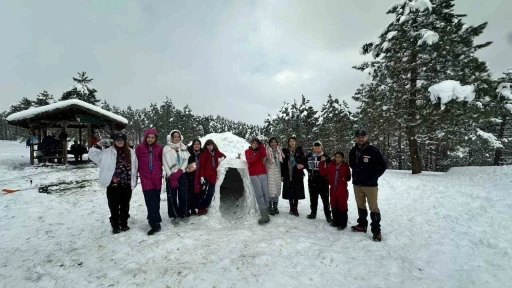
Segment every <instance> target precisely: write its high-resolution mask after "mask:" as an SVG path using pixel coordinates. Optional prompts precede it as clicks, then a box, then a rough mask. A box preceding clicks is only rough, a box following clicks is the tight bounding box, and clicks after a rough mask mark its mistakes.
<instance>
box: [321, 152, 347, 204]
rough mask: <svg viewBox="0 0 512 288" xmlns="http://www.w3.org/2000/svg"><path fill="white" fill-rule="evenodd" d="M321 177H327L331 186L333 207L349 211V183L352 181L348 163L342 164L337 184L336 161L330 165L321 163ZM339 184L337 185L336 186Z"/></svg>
mask: <svg viewBox="0 0 512 288" xmlns="http://www.w3.org/2000/svg"><path fill="white" fill-rule="evenodd" d="M318 168H319V172H320V175H322V176H327V181H328V182H329V185H330V186H331V190H330V196H331V205H332V206H333V207H334V208H337V209H341V210H348V207H347V206H348V205H347V200H348V199H347V198H348V183H347V182H348V181H350V179H351V175H350V168H349V167H348V164H347V162H342V163H341V166H340V167H339V169H338V181H337V183H336V168H337V165H336V161H334V160H333V161H331V163H329V164H327V165H326V164H325V161H320V164H318ZM336 184H337V185H336Z"/></svg>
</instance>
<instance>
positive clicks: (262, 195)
mask: <svg viewBox="0 0 512 288" xmlns="http://www.w3.org/2000/svg"><path fill="white" fill-rule="evenodd" d="M266 157H267V150H266V149H265V146H264V145H263V143H261V141H260V140H259V139H258V138H252V140H251V146H250V147H249V148H248V149H247V150H245V159H246V160H247V164H248V166H249V167H248V170H249V176H250V177H251V183H252V187H253V189H254V195H255V196H256V202H257V203H258V208H259V209H260V213H261V218H260V219H259V220H258V223H259V224H263V223H268V222H269V221H270V216H269V211H268V210H269V209H268V206H269V197H268V176H267V169H266V168H265V164H264V161H265V158H266Z"/></svg>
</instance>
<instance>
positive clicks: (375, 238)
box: [373, 233, 382, 242]
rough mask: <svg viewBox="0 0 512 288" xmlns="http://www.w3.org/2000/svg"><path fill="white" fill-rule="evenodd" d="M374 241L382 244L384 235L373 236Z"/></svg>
mask: <svg viewBox="0 0 512 288" xmlns="http://www.w3.org/2000/svg"><path fill="white" fill-rule="evenodd" d="M373 241H375V242H380V241H382V234H381V233H379V234H373Z"/></svg>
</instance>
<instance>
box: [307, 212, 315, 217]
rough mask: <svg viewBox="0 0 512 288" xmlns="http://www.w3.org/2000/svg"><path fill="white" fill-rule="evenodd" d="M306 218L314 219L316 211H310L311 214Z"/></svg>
mask: <svg viewBox="0 0 512 288" xmlns="http://www.w3.org/2000/svg"><path fill="white" fill-rule="evenodd" d="M306 218H308V219H316V211H311V214H309V215H308V216H306Z"/></svg>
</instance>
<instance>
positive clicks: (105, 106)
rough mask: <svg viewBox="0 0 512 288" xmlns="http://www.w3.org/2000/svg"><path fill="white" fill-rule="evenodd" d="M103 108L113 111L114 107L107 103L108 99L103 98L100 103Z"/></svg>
mask: <svg viewBox="0 0 512 288" xmlns="http://www.w3.org/2000/svg"><path fill="white" fill-rule="evenodd" d="M100 107H101V109H104V110H107V111H112V108H111V107H110V104H108V103H107V100H103V101H102V102H101V105H100Z"/></svg>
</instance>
